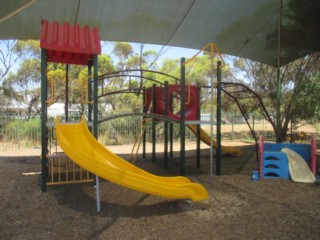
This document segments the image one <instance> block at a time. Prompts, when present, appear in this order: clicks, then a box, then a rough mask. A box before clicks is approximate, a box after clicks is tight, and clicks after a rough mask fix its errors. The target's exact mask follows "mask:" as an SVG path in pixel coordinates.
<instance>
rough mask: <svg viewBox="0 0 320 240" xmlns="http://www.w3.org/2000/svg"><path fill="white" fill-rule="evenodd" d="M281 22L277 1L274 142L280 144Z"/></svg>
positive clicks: (280, 12) (280, 2) (280, 10)
mask: <svg viewBox="0 0 320 240" xmlns="http://www.w3.org/2000/svg"><path fill="white" fill-rule="evenodd" d="M281 21H282V0H279V13H278V50H277V55H278V56H277V58H278V67H277V84H276V129H277V132H278V133H279V134H280V136H279V135H277V139H276V142H281V141H282V140H281V132H282V124H281V110H280V105H281V86H282V81H281V71H280V69H281Z"/></svg>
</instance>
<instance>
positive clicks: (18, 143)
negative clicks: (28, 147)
mask: <svg viewBox="0 0 320 240" xmlns="http://www.w3.org/2000/svg"><path fill="white" fill-rule="evenodd" d="M20 117H21V115H20V112H18V149H20V127H21V126H20V120H21V119H20Z"/></svg>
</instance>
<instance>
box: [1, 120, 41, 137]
mask: <svg viewBox="0 0 320 240" xmlns="http://www.w3.org/2000/svg"><path fill="white" fill-rule="evenodd" d="M5 131H6V133H7V135H8V136H17V135H20V136H23V139H24V140H25V141H32V140H37V139H38V137H39V136H40V118H31V119H24V120H23V119H20V117H18V118H17V119H16V120H12V121H10V122H9V123H8V124H7V125H6V127H5ZM35 135H36V136H35Z"/></svg>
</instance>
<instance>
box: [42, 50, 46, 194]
mask: <svg viewBox="0 0 320 240" xmlns="http://www.w3.org/2000/svg"><path fill="white" fill-rule="evenodd" d="M46 100H47V58H46V51H45V49H43V48H42V49H41V163H42V175H41V190H42V192H46V191H47V174H48V172H47V171H48V169H47V126H46V121H47V103H46Z"/></svg>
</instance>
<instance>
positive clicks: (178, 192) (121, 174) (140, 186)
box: [56, 116, 208, 201]
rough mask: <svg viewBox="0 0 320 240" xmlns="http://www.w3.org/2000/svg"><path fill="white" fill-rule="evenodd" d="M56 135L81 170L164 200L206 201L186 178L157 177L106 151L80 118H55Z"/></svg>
mask: <svg viewBox="0 0 320 240" xmlns="http://www.w3.org/2000/svg"><path fill="white" fill-rule="evenodd" d="M56 134H57V140H58V143H59V145H60V147H61V148H62V149H63V151H64V152H65V154H66V155H67V156H68V157H69V158H71V159H72V160H73V161H74V162H76V163H77V164H79V165H80V166H81V167H83V168H85V169H87V170H88V171H90V172H92V173H93V174H96V175H98V176H100V177H101V178H104V179H107V180H109V181H111V182H114V183H117V184H119V185H122V186H124V187H127V188H131V189H134V190H137V191H141V192H144V193H148V194H152V195H157V196H161V197H165V198H177V199H192V200H193V201H200V200H204V199H207V198H208V192H207V190H206V189H205V188H204V187H203V186H202V185H200V184H198V183H192V182H191V181H190V180H189V179H188V178H186V177H179V176H178V177H161V176H157V175H153V174H151V173H148V172H146V171H144V170H142V169H141V168H138V167H136V166H135V165H133V164H131V163H129V162H127V161H126V160H124V159H122V158H121V157H119V156H118V155H116V154H114V153H112V152H110V151H109V150H108V149H107V148H106V147H104V146H103V145H102V144H100V143H99V142H98V141H97V140H96V139H95V138H94V137H93V136H92V135H91V133H90V131H89V130H88V128H87V124H86V120H85V118H84V117H83V116H82V119H81V122H80V123H63V124H62V123H60V119H59V118H57V119H56Z"/></svg>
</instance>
